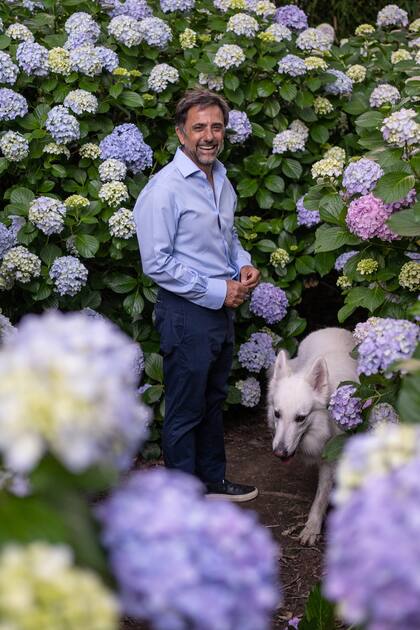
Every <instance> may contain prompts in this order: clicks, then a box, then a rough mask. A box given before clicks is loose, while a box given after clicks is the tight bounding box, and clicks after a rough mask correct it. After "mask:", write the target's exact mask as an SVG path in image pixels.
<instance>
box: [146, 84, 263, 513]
mask: <svg viewBox="0 0 420 630" xmlns="http://www.w3.org/2000/svg"><path fill="white" fill-rule="evenodd" d="M228 119H229V108H228V105H227V103H226V101H225V100H224V99H223V98H222V97H221V96H219V95H218V94H215V93H212V92H210V91H208V90H203V89H196V90H191V91H189V92H187V93H186V94H185V96H184V98H182V99H181V101H180V102H179V103H178V105H177V108H176V115H175V123H176V133H177V136H178V138H179V141H180V143H181V147H180V148H178V150H177V152H176V154H175V157H174V159H173V160H172V162H170V163H169V164H168V165H167V166H165V167H164V168H163V169H162V170H161V171H159V173H157V174H156V175H155V176H154V177H153V178H152V179H151V180H150V182H149V183H148V184H147V186H146V187H145V188H144V189H143V191H142V192H141V194H140V196H139V198H138V200H137V203H136V206H135V208H134V213H135V219H136V225H137V234H138V240H139V245H140V253H141V259H142V265H143V270H144V272H145V273H146V274H147V275H148V276H149V277H150V278H152V279H153V280H154V281H155V282H156V284H157V285H158V286H159V291H158V299H157V303H156V307H155V315H156V327H157V329H158V331H159V333H160V338H161V352H162V354H163V368H164V379H165V418H164V423H163V435H162V448H163V454H164V459H165V465H166V466H167V467H169V468H176V469H178V470H182V471H184V472H187V473H190V474H192V475H196V476H197V477H199V478H200V479H201V480H202V481H203V482H204V484H205V485H206V488H207V494H208V495H209V496H216V497H219V498H225V499H229V500H233V501H249V500H251V499H253V498H255V497H256V496H257V494H258V490H257V489H256V488H254V487H253V486H244V485H242V484H236V483H232V482H229V481H227V480H226V479H225V468H226V459H225V448H224V437H223V418H222V404H223V401H224V399H225V397H226V393H227V380H228V376H229V371H230V367H231V362H232V355H233V346H234V333H233V309H235V308H237V307H238V306H240V305H241V304H242V303H243V302H244V301H245V300H246V298H247V296H248V292H249V291H250V289H253V288H254V287H255V286H256V285H257V283H258V280H259V276H260V273H259V271H258V270H257V269H255V268H254V267H253V266H252V265H251V264H250V260H251V259H250V256H249V254H248V253H247V252H246V251H245V250H244V249H243V248H242V246H241V245H240V243H239V240H238V237H237V235H236V232H235V229H234V226H233V216H234V210H235V206H236V195H235V192H234V190H233V187H232V185H231V184H230V182H229V180H228V179H227V177H226V169H225V168H224V166H223V165H222V164H221V163H220V162H219V161H218V160H217V156H218V154H219V153H220V152H221V151H222V149H223V139H224V133H225V127H226V125H227V122H228Z"/></svg>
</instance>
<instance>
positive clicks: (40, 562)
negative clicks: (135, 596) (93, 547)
mask: <svg viewBox="0 0 420 630" xmlns="http://www.w3.org/2000/svg"><path fill="white" fill-rule="evenodd" d="M0 589H1V594H0V616H1V619H2V624H3V625H4V627H6V626H7V627H8V628H21V629H22V630H23V628H29V627H30V626H32V627H38V628H40V627H42V628H43V630H54V628H57V627H62V628H67V630H79V629H80V628H81V627H82V628H89V630H116V628H117V627H118V605H117V601H116V599H115V598H114V596H113V594H112V593H111V592H110V591H108V589H107V588H105V586H104V585H103V584H102V582H101V581H100V580H99V578H98V576H97V575H96V573H94V572H93V571H88V570H87V569H81V568H79V567H76V566H74V564H73V555H72V550H71V549H70V547H66V546H64V545H51V544H48V543H45V542H41V541H36V542H31V543H29V544H28V545H25V546H23V545H17V544H11V543H9V544H8V545H6V546H4V547H3V548H2V551H1V553H0ZM17 602H20V603H19V604H17Z"/></svg>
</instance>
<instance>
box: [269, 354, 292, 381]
mask: <svg viewBox="0 0 420 630" xmlns="http://www.w3.org/2000/svg"><path fill="white" fill-rule="evenodd" d="M288 359H289V357H288V355H287V352H286V351H285V350H280V352H279V353H278V355H277V358H276V362H275V364H274V375H273V376H274V380H280V379H281V378H285V377H286V376H290V375H291V373H292V370H291V369H290V365H289V361H288Z"/></svg>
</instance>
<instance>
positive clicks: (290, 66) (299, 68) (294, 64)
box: [278, 55, 306, 77]
mask: <svg viewBox="0 0 420 630" xmlns="http://www.w3.org/2000/svg"><path fill="white" fill-rule="evenodd" d="M278 72H279V74H288V75H289V76H291V77H300V76H303V75H304V74H306V65H305V62H304V61H303V59H301V58H300V57H297V56H296V55H285V56H284V57H282V58H281V59H280V61H279V63H278Z"/></svg>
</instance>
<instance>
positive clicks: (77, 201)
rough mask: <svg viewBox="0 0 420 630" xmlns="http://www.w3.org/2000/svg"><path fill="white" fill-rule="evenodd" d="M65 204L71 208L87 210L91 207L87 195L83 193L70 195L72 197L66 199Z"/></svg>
mask: <svg viewBox="0 0 420 630" xmlns="http://www.w3.org/2000/svg"><path fill="white" fill-rule="evenodd" d="M64 205H65V206H66V208H68V209H69V210H85V209H86V208H89V206H90V203H89V199H86V197H83V196H82V195H70V197H67V198H66V199H64Z"/></svg>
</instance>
